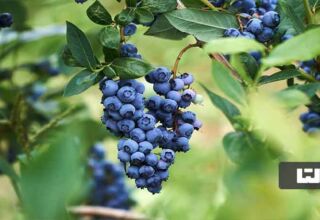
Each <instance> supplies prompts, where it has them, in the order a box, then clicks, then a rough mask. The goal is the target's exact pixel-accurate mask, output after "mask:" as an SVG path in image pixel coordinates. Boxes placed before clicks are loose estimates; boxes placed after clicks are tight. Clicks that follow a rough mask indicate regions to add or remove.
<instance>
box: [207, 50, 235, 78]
mask: <svg viewBox="0 0 320 220" xmlns="http://www.w3.org/2000/svg"><path fill="white" fill-rule="evenodd" d="M209 56H210V57H211V59H214V60H216V61H218V62H220V63H222V64H223V65H224V66H225V67H227V68H228V69H229V70H230V71H231V73H232V75H233V76H234V77H236V78H237V79H241V77H240V75H239V74H238V72H237V71H235V70H234V69H233V67H232V66H231V64H230V63H229V61H228V60H227V59H226V58H225V57H224V56H223V55H221V54H210V55H209Z"/></svg>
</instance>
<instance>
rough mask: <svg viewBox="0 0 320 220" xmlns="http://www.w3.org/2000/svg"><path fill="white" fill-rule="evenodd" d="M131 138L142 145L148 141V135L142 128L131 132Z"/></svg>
mask: <svg viewBox="0 0 320 220" xmlns="http://www.w3.org/2000/svg"><path fill="white" fill-rule="evenodd" d="M130 138H131V139H132V140H134V141H136V142H138V143H140V142H142V141H144V140H145V139H146V134H145V133H144V131H143V130H142V129H141V128H135V129H133V130H132V131H131V132H130Z"/></svg>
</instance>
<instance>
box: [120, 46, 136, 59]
mask: <svg viewBox="0 0 320 220" xmlns="http://www.w3.org/2000/svg"><path fill="white" fill-rule="evenodd" d="M137 53H138V49H137V47H136V46H135V45H133V44H130V43H128V44H123V45H121V48H120V55H121V56H122V57H136V56H137Z"/></svg>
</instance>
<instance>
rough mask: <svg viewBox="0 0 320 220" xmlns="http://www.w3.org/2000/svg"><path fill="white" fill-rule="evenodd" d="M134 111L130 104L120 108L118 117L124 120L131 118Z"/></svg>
mask: <svg viewBox="0 0 320 220" xmlns="http://www.w3.org/2000/svg"><path fill="white" fill-rule="evenodd" d="M135 111H136V109H135V107H134V106H133V105H131V104H125V105H123V106H121V108H120V111H119V112H120V115H121V116H122V117H124V118H132V117H133V115H134V113H135Z"/></svg>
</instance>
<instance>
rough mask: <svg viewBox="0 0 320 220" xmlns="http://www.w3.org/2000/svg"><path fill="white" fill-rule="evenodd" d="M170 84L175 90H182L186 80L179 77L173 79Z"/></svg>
mask: <svg viewBox="0 0 320 220" xmlns="http://www.w3.org/2000/svg"><path fill="white" fill-rule="evenodd" d="M170 86H171V89H172V90H175V91H179V90H182V89H183V88H184V81H183V80H182V79H179V78H176V79H171V80H170Z"/></svg>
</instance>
